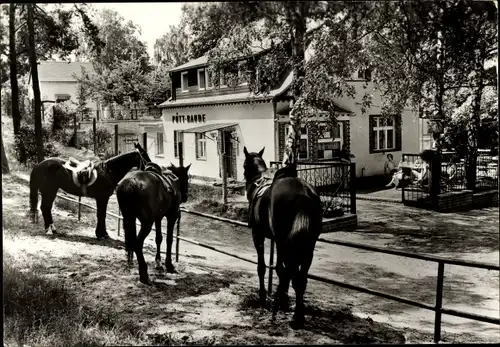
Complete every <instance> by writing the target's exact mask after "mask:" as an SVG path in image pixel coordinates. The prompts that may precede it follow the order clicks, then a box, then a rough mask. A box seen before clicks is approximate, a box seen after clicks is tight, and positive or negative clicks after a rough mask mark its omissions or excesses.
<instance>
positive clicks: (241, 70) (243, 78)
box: [238, 60, 248, 85]
mask: <svg viewBox="0 0 500 347" xmlns="http://www.w3.org/2000/svg"><path fill="white" fill-rule="evenodd" d="M247 70H248V64H247V61H246V60H243V61H240V62H238V84H239V85H247V84H248V71H247Z"/></svg>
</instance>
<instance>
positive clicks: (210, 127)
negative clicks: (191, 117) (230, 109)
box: [182, 123, 238, 134]
mask: <svg viewBox="0 0 500 347" xmlns="http://www.w3.org/2000/svg"><path fill="white" fill-rule="evenodd" d="M235 125H238V123H215V124H207V125H202V126H199V127H194V128H190V129H185V130H182V132H184V133H198V134H201V133H207V132H209V131H214V130H220V129H224V128H230V127H234V126H235Z"/></svg>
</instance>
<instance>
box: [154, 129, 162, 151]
mask: <svg viewBox="0 0 500 347" xmlns="http://www.w3.org/2000/svg"><path fill="white" fill-rule="evenodd" d="M162 154H163V132H157V133H156V155H162Z"/></svg>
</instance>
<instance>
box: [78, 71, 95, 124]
mask: <svg viewBox="0 0 500 347" xmlns="http://www.w3.org/2000/svg"><path fill="white" fill-rule="evenodd" d="M73 77H74V78H75V79H76V80H77V82H78V83H77V85H76V110H75V112H76V114H77V115H78V117H79V119H80V120H86V119H89V118H90V114H91V113H92V110H91V108H90V107H88V106H87V104H88V99H89V98H90V96H91V92H90V90H89V88H88V87H87V86H86V85H85V84H84V83H80V81H81V80H83V79H87V78H88V73H87V71H86V70H85V67H83V66H82V67H81V75H80V76H76V75H75V76H73Z"/></svg>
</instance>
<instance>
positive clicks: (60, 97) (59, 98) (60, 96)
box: [54, 94, 71, 104]
mask: <svg viewBox="0 0 500 347" xmlns="http://www.w3.org/2000/svg"><path fill="white" fill-rule="evenodd" d="M54 99H56V104H57V103H60V102H64V101H67V100H69V99H71V96H70V95H68V94H56V95H55V97H54Z"/></svg>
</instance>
